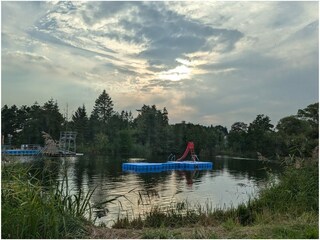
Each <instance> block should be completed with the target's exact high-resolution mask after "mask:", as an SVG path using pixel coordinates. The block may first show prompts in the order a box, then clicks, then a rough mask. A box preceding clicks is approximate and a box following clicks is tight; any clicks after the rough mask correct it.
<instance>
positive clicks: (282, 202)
mask: <svg viewBox="0 0 320 240" xmlns="http://www.w3.org/2000/svg"><path fill="white" fill-rule="evenodd" d="M297 166H298V167H297ZM318 174H319V171H318V163H317V162H314V161H313V162H308V161H304V163H303V164H299V165H297V164H292V165H290V166H287V167H286V170H285V172H284V174H283V175H282V176H281V177H280V179H279V181H277V182H271V183H270V184H269V186H267V187H266V188H265V189H263V190H261V191H260V193H259V196H258V197H257V198H255V199H251V200H250V201H248V202H247V203H246V204H241V205H239V206H238V207H236V208H230V209H212V208H211V207H210V206H204V207H201V206H191V205H190V204H188V203H187V202H182V203H178V204H175V205H172V206H170V207H168V209H166V210H163V209H160V208H158V207H156V206H155V207H153V209H152V211H151V212H149V213H147V214H145V215H144V216H138V217H136V218H134V219H128V217H127V218H124V219H118V221H117V222H116V223H115V225H114V226H113V227H114V228H117V229H141V231H142V232H141V235H140V237H142V238H180V239H181V238H290V239H293V238H304V239H306V238H318V237H319V229H318V225H319V221H318V217H319V214H318V211H319V190H318V186H319V185H318V183H319V175H318ZM127 238H130V236H127Z"/></svg>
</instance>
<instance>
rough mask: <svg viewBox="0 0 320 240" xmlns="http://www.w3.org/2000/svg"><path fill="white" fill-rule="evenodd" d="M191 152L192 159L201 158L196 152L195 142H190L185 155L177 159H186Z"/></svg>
mask: <svg viewBox="0 0 320 240" xmlns="http://www.w3.org/2000/svg"><path fill="white" fill-rule="evenodd" d="M189 152H190V154H191V159H192V160H193V161H196V160H199V159H198V157H197V155H196V154H195V153H194V144H193V142H188V145H187V148H186V150H185V151H184V153H183V155H182V156H181V157H180V158H178V159H177V161H182V160H184V159H185V158H186V156H187V155H188V153H189Z"/></svg>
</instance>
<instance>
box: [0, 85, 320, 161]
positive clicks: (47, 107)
mask: <svg viewBox="0 0 320 240" xmlns="http://www.w3.org/2000/svg"><path fill="white" fill-rule="evenodd" d="M113 106H114V105H113V101H112V99H111V97H110V96H109V94H108V93H107V92H106V91H105V90H103V92H102V93H101V94H100V95H99V96H98V98H97V99H96V100H95V104H94V107H93V110H92V112H91V114H90V115H89V114H88V113H87V110H86V107H85V105H82V106H80V107H78V108H77V110H76V111H75V113H74V114H73V115H72V117H71V119H70V120H69V119H67V117H66V116H63V115H62V114H61V113H60V109H59V106H58V103H57V101H54V100H53V99H50V100H48V101H47V102H46V103H44V104H43V106H40V105H39V104H38V103H37V102H35V103H34V104H33V105H32V106H26V105H23V106H21V107H20V108H18V107H17V106H16V105H12V106H11V107H8V106H7V105H4V106H3V107H2V109H1V134H2V136H3V137H4V139H5V143H8V135H10V136H12V141H11V144H12V145H13V146H19V145H21V144H26V143H29V144H43V138H42V136H41V132H42V131H45V132H47V133H49V134H50V135H51V136H52V137H53V138H54V139H57V140H58V139H59V134H60V131H66V130H67V131H76V132H77V149H78V151H81V152H85V153H93V154H108V155H123V156H139V157H147V156H156V155H159V156H163V155H169V154H170V153H173V154H177V155H179V154H182V153H183V151H184V149H185V147H186V143H187V142H188V141H193V142H194V143H195V151H196V153H197V154H198V155H200V157H201V156H205V157H209V156H214V155H218V154H229V155H237V156H243V157H256V156H257V152H259V153H261V154H262V155H263V156H267V157H269V158H275V156H278V157H281V156H288V155H289V154H299V156H309V155H310V154H311V152H312V150H313V149H315V148H316V147H317V146H318V139H319V131H318V126H319V103H313V104H310V105H309V106H307V107H306V108H304V109H299V110H298V112H297V114H296V115H292V116H287V117H284V118H282V119H281V120H280V121H279V122H278V124H277V125H276V126H273V125H272V124H271V120H270V118H269V117H268V116H266V115H264V114H259V115H257V117H256V118H255V119H254V120H253V121H252V122H251V123H249V124H247V123H244V122H235V123H234V124H233V125H232V126H231V129H230V130H229V131H228V129H227V128H226V127H223V126H221V125H217V126H212V125H211V126H202V125H199V124H193V123H186V122H185V121H182V122H181V123H177V124H169V116H168V115H169V114H168V111H167V109H166V108H163V109H162V110H159V109H157V107H156V106H155V105H152V106H148V105H143V106H142V107H141V109H139V110H137V111H138V115H137V117H135V118H134V117H133V115H132V113H131V112H130V111H129V112H128V111H121V112H117V111H115V110H114V108H113Z"/></svg>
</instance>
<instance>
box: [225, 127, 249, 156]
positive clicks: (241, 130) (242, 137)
mask: <svg viewBox="0 0 320 240" xmlns="http://www.w3.org/2000/svg"><path fill="white" fill-rule="evenodd" d="M247 133H248V125H247V124H245V123H244V122H235V123H234V124H232V126H231V129H230V132H229V134H228V145H229V147H230V148H231V150H232V152H233V153H235V154H237V155H238V154H239V155H240V156H241V155H242V154H243V153H244V152H245V150H246V144H247Z"/></svg>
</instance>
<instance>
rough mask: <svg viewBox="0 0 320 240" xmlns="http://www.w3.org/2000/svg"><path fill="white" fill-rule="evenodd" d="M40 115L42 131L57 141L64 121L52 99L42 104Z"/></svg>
mask: <svg viewBox="0 0 320 240" xmlns="http://www.w3.org/2000/svg"><path fill="white" fill-rule="evenodd" d="M42 115H43V126H42V127H43V131H45V132H47V133H49V134H50V135H51V136H52V137H53V138H54V139H59V137H60V131H61V130H62V124H63V122H64V119H63V116H62V114H61V113H60V111H59V107H58V103H57V102H56V101H54V100H53V99H50V100H49V101H48V102H46V103H44V105H43V107H42Z"/></svg>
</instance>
